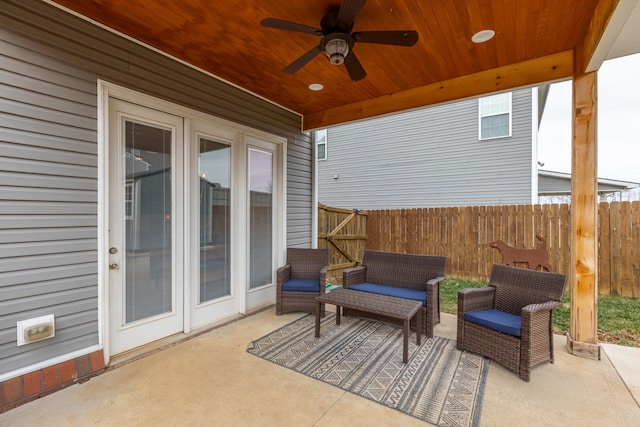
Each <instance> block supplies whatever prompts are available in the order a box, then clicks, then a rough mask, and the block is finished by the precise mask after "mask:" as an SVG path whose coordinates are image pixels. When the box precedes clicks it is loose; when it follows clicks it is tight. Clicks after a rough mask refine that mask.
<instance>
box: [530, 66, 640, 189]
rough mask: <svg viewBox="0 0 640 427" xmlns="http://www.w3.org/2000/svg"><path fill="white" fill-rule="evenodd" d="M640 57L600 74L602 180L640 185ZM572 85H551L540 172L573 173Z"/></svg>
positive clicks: (605, 68)
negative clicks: (639, 77) (638, 183)
mask: <svg viewBox="0 0 640 427" xmlns="http://www.w3.org/2000/svg"><path fill="white" fill-rule="evenodd" d="M638 76H640V54H636V55H630V56H625V57H622V58H616V59H611V60H608V61H605V62H604V64H602V66H601V67H600V70H599V71H598V176H599V177H600V178H608V179H617V180H621V181H632V182H640V80H638ZM571 120H572V119H571V81H566V82H561V83H555V84H553V85H552V86H551V89H550V92H549V97H548V98H547V103H546V107H545V111H544V114H543V116H542V121H541V122H540V129H539V133H538V161H539V162H542V163H544V166H542V167H541V169H544V170H551V171H557V172H571Z"/></svg>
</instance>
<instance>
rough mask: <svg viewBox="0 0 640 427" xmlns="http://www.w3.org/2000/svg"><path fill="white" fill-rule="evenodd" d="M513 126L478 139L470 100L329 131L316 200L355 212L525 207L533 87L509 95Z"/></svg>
mask: <svg viewBox="0 0 640 427" xmlns="http://www.w3.org/2000/svg"><path fill="white" fill-rule="evenodd" d="M512 125H513V126H512V129H513V131H512V136H511V137H509V138H500V139H494V140H484V141H480V140H478V101H477V100H476V99H472V100H465V101H460V102H456V103H450V104H446V105H441V106H435V107H430V108H426V109H421V110H416V111H411V112H406V113H401V114H396V115H390V116H386V117H382V118H376V119H371V120H366V121H363V122H358V123H352V124H346V125H341V126H335V127H332V128H330V129H329V130H328V147H327V160H324V161H319V162H318V201H319V202H320V203H324V204H327V205H330V206H335V207H343V208H356V209H391V208H411V207H444V206H459V205H486V204H512V203H530V202H531V185H532V183H531V180H532V178H531V163H532V147H533V145H532V136H531V126H532V123H531V90H530V89H527V90H521V91H518V92H514V94H513V123H512ZM335 175H338V179H334V176H335Z"/></svg>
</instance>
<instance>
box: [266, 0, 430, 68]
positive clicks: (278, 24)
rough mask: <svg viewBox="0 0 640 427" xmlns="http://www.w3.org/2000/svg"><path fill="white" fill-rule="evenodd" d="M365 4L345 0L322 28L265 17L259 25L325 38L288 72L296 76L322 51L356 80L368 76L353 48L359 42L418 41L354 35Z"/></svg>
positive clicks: (385, 34)
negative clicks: (358, 15)
mask: <svg viewBox="0 0 640 427" xmlns="http://www.w3.org/2000/svg"><path fill="white" fill-rule="evenodd" d="M366 2H367V0H343V2H342V4H341V5H340V8H339V9H332V10H330V11H329V12H328V13H327V14H326V15H325V16H323V17H322V19H321V21H320V27H321V29H318V28H314V27H310V26H307V25H304V24H297V23H295V22H289V21H284V20H282V19H276V18H265V19H263V20H262V21H261V22H260V25H262V26H263V27H267V28H276V29H279V30H288V31H297V32H300V33H307V34H313V35H315V36H322V39H321V40H320V44H318V46H316V47H314V48H313V49H311V50H310V51H308V52H307V53H305V54H304V55H302V56H301V57H300V58H298V59H296V60H295V61H293V62H292V63H291V64H289V65H287V66H286V67H285V69H284V71H285V72H287V73H295V72H296V71H298V70H299V69H300V68H302V67H303V66H305V65H306V64H307V63H308V62H309V61H311V60H312V59H313V58H315V57H316V55H318V54H319V53H321V52H322V53H324V54H325V55H326V56H327V58H329V62H331V63H332V64H334V65H341V64H343V63H344V65H345V67H346V69H347V72H348V73H349V77H351V80H353V81H357V80H361V79H363V78H365V76H366V75H367V73H366V71H365V70H364V68H363V67H362V64H361V63H360V61H359V60H358V58H357V57H356V54H355V53H354V52H353V46H354V45H355V43H356V42H358V43H378V44H387V45H394V46H413V45H414V44H416V42H417V41H418V33H417V32H416V31H362V32H355V33H354V32H352V28H353V23H354V20H355V18H356V15H357V14H358V12H360V9H362V7H363V6H364V4H365V3H366Z"/></svg>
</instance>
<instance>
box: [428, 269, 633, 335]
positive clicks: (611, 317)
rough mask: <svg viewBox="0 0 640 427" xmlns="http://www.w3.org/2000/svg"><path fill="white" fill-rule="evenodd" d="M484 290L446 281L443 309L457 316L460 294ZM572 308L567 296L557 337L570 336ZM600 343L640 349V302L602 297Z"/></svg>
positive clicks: (559, 316)
mask: <svg viewBox="0 0 640 427" xmlns="http://www.w3.org/2000/svg"><path fill="white" fill-rule="evenodd" d="M483 286H486V282H473V281H468V280H458V279H445V280H444V281H443V282H442V284H441V286H440V309H441V310H442V311H443V312H445V313H451V314H457V312H458V291H459V290H460V289H464V288H480V287H483ZM569 307H570V298H569V296H568V295H566V296H565V299H564V304H563V305H562V306H561V307H558V308H557V309H556V311H555V314H554V316H553V326H554V331H555V332H556V333H557V334H561V335H565V334H566V333H567V332H569V321H570V317H569V316H570V313H569V311H570V310H569ZM598 339H599V341H600V342H606V343H613V344H620V345H626V346H629V347H640V298H637V299H632V298H623V297H615V296H606V297H598Z"/></svg>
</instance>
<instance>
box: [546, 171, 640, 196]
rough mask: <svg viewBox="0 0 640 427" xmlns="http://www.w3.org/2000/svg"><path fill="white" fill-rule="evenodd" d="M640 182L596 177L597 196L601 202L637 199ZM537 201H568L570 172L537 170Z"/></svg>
mask: <svg viewBox="0 0 640 427" xmlns="http://www.w3.org/2000/svg"><path fill="white" fill-rule="evenodd" d="M639 188H640V183H637V182H631V181H620V180H617V179H607V178H598V198H599V200H600V201H601V202H613V201H618V202H620V201H632V200H638V195H639V194H638V189H639ZM538 194H539V195H540V197H539V198H538V199H539V203H569V202H570V201H571V174H570V173H566V172H555V171H548V170H539V171H538Z"/></svg>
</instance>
